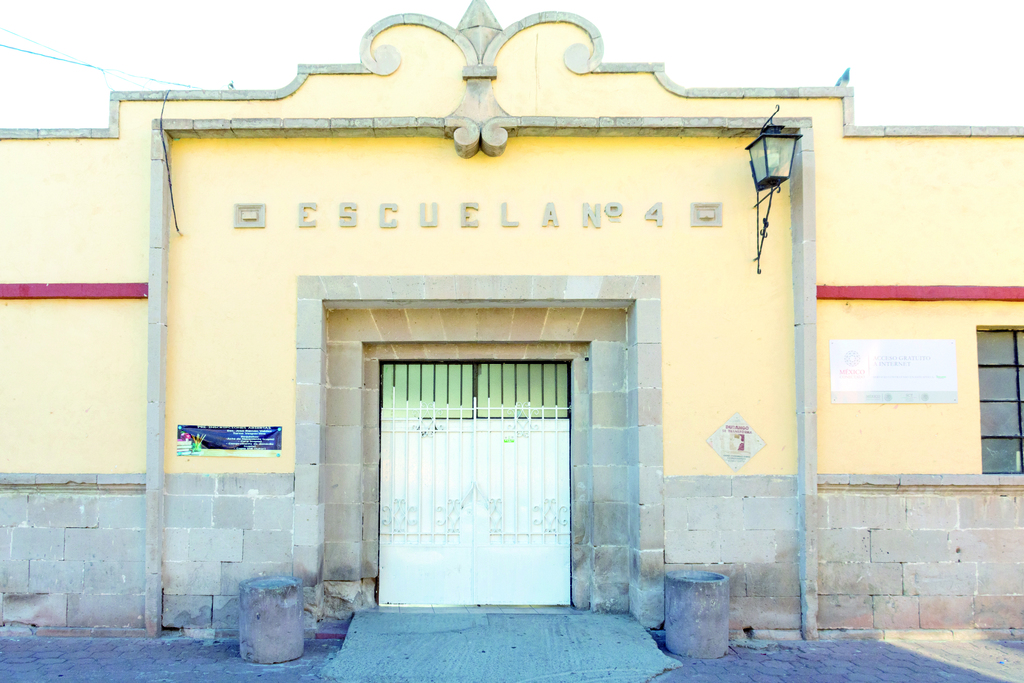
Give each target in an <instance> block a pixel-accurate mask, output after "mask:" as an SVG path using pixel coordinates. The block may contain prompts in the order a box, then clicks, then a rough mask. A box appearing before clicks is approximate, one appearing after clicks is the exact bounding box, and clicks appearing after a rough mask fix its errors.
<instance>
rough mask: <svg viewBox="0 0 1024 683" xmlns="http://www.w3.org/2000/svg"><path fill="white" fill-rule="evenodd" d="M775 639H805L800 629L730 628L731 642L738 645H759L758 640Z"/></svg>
mask: <svg viewBox="0 0 1024 683" xmlns="http://www.w3.org/2000/svg"><path fill="white" fill-rule="evenodd" d="M773 640H803V635H802V634H801V633H800V629H767V628H755V629H751V630H749V631H746V630H730V631H729V642H730V643H734V644H736V645H747V646H749V647H757V644H756V642H755V641H757V642H765V641H773Z"/></svg>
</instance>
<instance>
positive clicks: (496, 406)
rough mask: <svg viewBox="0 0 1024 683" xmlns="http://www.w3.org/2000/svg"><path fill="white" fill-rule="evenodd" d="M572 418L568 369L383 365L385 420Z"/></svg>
mask: <svg viewBox="0 0 1024 683" xmlns="http://www.w3.org/2000/svg"><path fill="white" fill-rule="evenodd" d="M474 397H475V398H476V399H477V400H476V405H477V413H476V417H477V418H498V417H516V416H519V417H524V416H525V414H526V413H525V411H529V414H530V416H531V417H533V418H567V417H569V411H570V399H569V366H568V365H567V364H566V363H384V364H382V365H381V410H382V412H381V417H383V418H389V417H410V416H418V415H421V414H422V413H424V412H425V413H429V414H431V415H434V416H437V417H444V418H449V419H471V418H473V417H474V415H473V398H474Z"/></svg>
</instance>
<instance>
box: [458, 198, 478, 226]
mask: <svg viewBox="0 0 1024 683" xmlns="http://www.w3.org/2000/svg"><path fill="white" fill-rule="evenodd" d="M461 209H462V227H464V228H475V227H477V226H479V225H480V221H475V220H472V218H473V217H472V216H471V215H470V213H469V212H470V211H478V210H479V209H480V205H479V204H477V203H476V202H467V203H466V204H463V205H462V207H461Z"/></svg>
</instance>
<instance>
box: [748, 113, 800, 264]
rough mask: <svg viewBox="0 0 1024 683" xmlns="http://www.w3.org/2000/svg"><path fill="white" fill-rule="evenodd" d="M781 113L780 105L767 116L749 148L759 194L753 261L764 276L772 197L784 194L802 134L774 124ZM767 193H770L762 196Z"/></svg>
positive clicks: (752, 172)
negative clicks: (780, 193) (755, 250)
mask: <svg viewBox="0 0 1024 683" xmlns="http://www.w3.org/2000/svg"><path fill="white" fill-rule="evenodd" d="M778 113H779V106H778V105H776V106H775V111H774V112H772V115H771V116H769V117H768V120H767V121H765V123H764V125H763V126H761V131H760V132H759V133H758V135H757V139H756V140H754V141H753V142H752V143H750V144H749V145H747V151H748V152H749V153H750V172H751V175H753V177H754V189H755V191H756V192H757V203H756V204H754V208H755V209H756V210H757V223H756V236H757V256H756V257H755V258H754V261H755V262H756V263H757V274H758V275H760V274H761V251H762V249H763V248H764V241H765V239H767V237H768V216H769V214H771V211H772V198H773V197H774V196H775V193H776V192H781V188H782V184H783V183H784V182H786V181H787V180H789V176H790V174H791V172H792V170H793V160H794V158H795V157H796V141H797V140H799V139H800V138H801V137H803V136H801V135H792V134H784V133H783V132H782V129H783V127H782V126H778V125H775V123H774V119H775V115H776V114H778ZM765 191H767V193H768V194H766V195H763V196H762V193H763V192H765ZM766 201H767V202H768V205H767V207H765V212H764V218H761V204H763V203H764V202H766Z"/></svg>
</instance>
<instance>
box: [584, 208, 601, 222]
mask: <svg viewBox="0 0 1024 683" xmlns="http://www.w3.org/2000/svg"><path fill="white" fill-rule="evenodd" d="M588 220H589V221H590V222H591V223H593V224H594V227H595V228H600V227H601V205H600V204H594V208H593V209H591V208H590V204H587V203H586V202H584V204H583V227H584V228H585V227H587V221H588Z"/></svg>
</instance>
